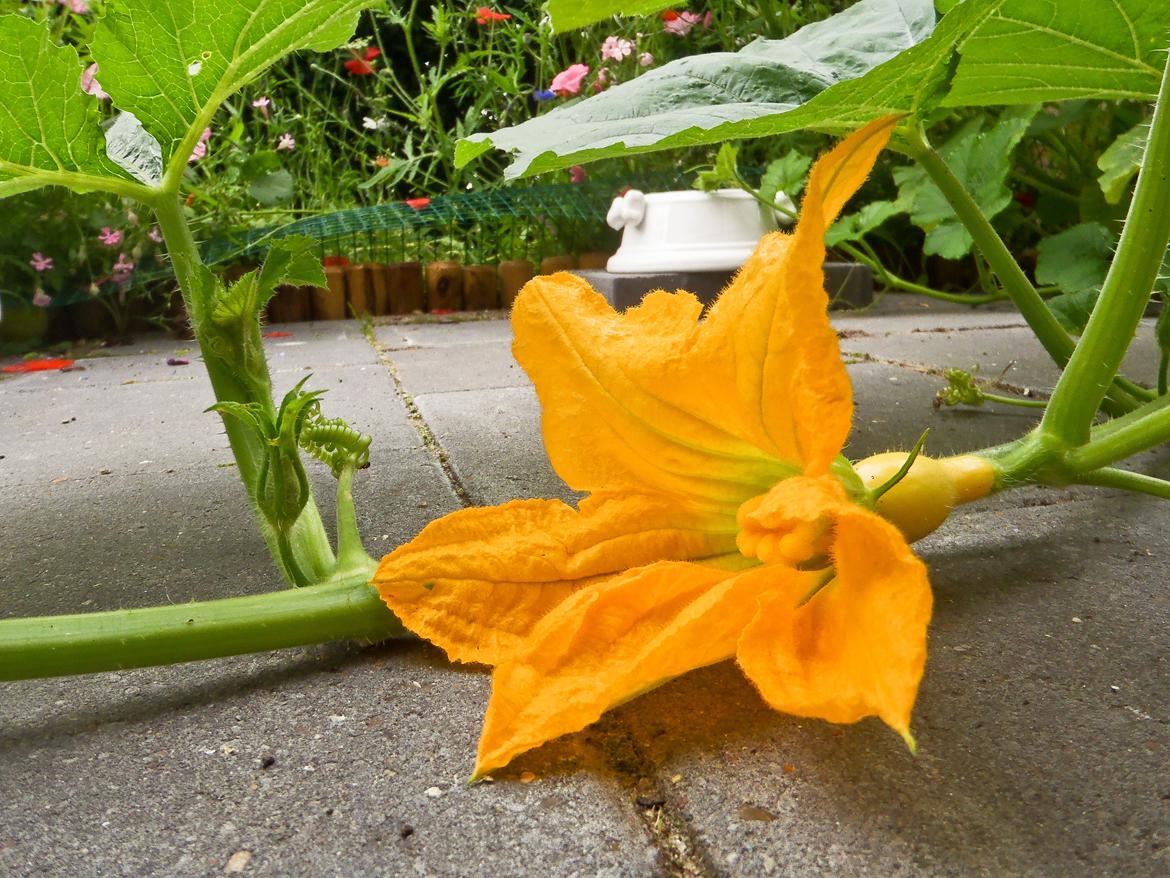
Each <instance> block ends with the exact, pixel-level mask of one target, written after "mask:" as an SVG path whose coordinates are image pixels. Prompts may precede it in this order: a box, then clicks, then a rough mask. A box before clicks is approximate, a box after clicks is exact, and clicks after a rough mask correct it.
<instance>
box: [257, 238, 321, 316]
mask: <svg viewBox="0 0 1170 878" xmlns="http://www.w3.org/2000/svg"><path fill="white" fill-rule="evenodd" d="M318 250H319V245H318V244H317V242H316V241H315V240H314V239H312V238H308V237H304V236H302V235H290V236H289V237H287V238H280V239H279V240H277V241H276V243H274V244H273V245H272V247H271V248H270V249H269V251H268V256H267V257H265V259H264V264H263V265H262V266H261V267H260V275H259V277H258V278H257V285H258V286H259V289H260V293H261V295H262V297H263V301H262V302H261V303H260V306H261V307H263V306H264V304H265V303H266V302H267V301H268V299H270V298H271V297H272V294H273V293H274V292H276V288H277V287H278V286H280V285H281V284H292V285H293V286H314V287H323V286H325V269H323V268H322V267H321V257H320V255H319V252H318Z"/></svg>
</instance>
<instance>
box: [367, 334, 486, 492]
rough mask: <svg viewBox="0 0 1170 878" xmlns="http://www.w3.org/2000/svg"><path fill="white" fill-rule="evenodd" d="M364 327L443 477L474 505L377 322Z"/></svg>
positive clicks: (379, 359) (452, 488) (413, 424)
mask: <svg viewBox="0 0 1170 878" xmlns="http://www.w3.org/2000/svg"><path fill="white" fill-rule="evenodd" d="M362 330H363V332H364V334H365V337H366V341H368V342H369V344H370V347H372V348H373V349H374V352H375V353H376V354H377V355H378V362H379V363H381V365H382V366H383V368H385V369H386V371H387V372H388V373H389V374H390V380H391V381H393V382H394V390H395V391H396V392H397V393H398V398H399V399H401V400H402V405H403V407H404V408H405V409H406V415H407V418H408V419H409V420H410V423H411V426H413V427H414V429H415V432H416V433H418V435H419V438H420V439H421V440H422V444H423V448H424V449H426V451H427V453H428V454H430V455H431V457H432V458H434V460H435V462H436V463H437V464H438V465H439V469H440V470H442V473H443V478H445V479H446V480H447V486H448V487H449V488H450V489H451V491H452V493H454V494H455V496H456V497H457V498H458V499H459V502H460V503H461V504H462V505H463V506H464V507H465V508H466V507H469V506H474V505H475V501H474V500H472V498H471V493H470V492H469V491H468V490H467V486H466V485H464V484H463V479H461V478H460V477H459V473H458V472H456V470H455V467H454V466H453V465H452V463H451V456H450V455H449V454H448V453H447V449H445V448H444V447H443V444H442V443H441V442H440V441H439V438H438V437H437V436H436V435H435V433H434V431H433V430H432V429H431V427H430V425H429V424H428V423H427V421H426V418H424V417H423V415H422V412H420V411H419V409H418V406H417V405H415V402H414V397H412V396H411V395H410V394H409V393H407V392H406V385H405V384H403V381H402V376H401V375H399V374H398V367H397V366H396V365H394V360H393V359H392V358H391V357H390V353H389V351H388V349H387V348H386V347H384V346H383V345H382V344H381V343H380V342H379V341H378V339H377V338H376V337H375V336H374V328H373V325H372V324H365V325H363V327H362Z"/></svg>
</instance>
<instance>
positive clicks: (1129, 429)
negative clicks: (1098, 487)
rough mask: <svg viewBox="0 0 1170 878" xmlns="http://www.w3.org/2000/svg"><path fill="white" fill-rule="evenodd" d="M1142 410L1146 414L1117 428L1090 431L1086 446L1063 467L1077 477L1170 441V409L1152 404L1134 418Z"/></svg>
mask: <svg viewBox="0 0 1170 878" xmlns="http://www.w3.org/2000/svg"><path fill="white" fill-rule="evenodd" d="M1143 411H1144V412H1147V413H1146V414H1144V415H1143V416H1141V417H1134V419H1133V420H1132V421H1127V422H1125V423H1124V424H1122V425H1120V426H1117V425H1114V424H1105V425H1102V426H1101V427H1100V428H1098V429H1096V430H1094V431H1092V433H1090V441H1089V442H1088V444H1086V445H1082V446H1080V447H1079V448H1074V449H1072V450H1071V451H1069V452H1068V454H1066V455H1065V458H1064V465H1065V467H1066V468H1067V469H1068V470H1069V472H1071V473H1074V474H1076V475H1077V476H1080V475H1083V474H1085V473H1088V472H1090V471H1092V470H1095V469H1099V468H1100V467H1103V466H1108V465H1109V464H1111V463H1116V462H1117V461H1119V460H1124V459H1125V458H1127V457H1130V456H1131V455H1134V454H1139V453H1141V452H1143V451H1146V450H1148V449H1150V448H1153V447H1154V446H1156V445H1161V444H1162V443H1163V442H1167V441H1170V406H1166V405H1163V406H1157V407H1155V406H1153V405H1151V406H1149V408H1148V410H1147V409H1143V410H1139V411H1137V412H1134V416H1137V415H1142V413H1143ZM1105 427H1112V429H1109V430H1106V429H1104V428H1105Z"/></svg>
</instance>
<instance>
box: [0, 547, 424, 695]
mask: <svg viewBox="0 0 1170 878" xmlns="http://www.w3.org/2000/svg"><path fill="white" fill-rule="evenodd" d="M372 572H373V570H372V568H367V569H364V570H359V571H354V572H352V573H350V574H348V575H346V576H339V577H336V578H334V579H331V580H328V581H326V582H323V583H320V584H318V585H311V586H308V587H306V588H292V589H286V590H284V591H279V592H273V593H271V594H260V595H248V596H246V597H236V598H226V599H223V600H215V601H202V602H199V603H187V604H172V605H170V606H164V607H144V608H141V609H134V610H113V611H110V612H104V613H80V614H75V615H67V616H37V617H32V618H25V619H4V620H3V621H0V680H26V679H32V678H35V677H56V676H63V675H66V674H89V673H95V672H98V671H116V670H124V669H126V668H143V667H148V666H151V665H169V664H175V663H177V662H189V661H196V660H200V659H210V658H219V657H222V656H229V655H241V654H243V653H249V652H259V651H262V650H268V649H283V648H285V647H290V646H303V645H305V644H310V643H325V642H327V641H332V640H358V641H367V642H376V641H379V640H385V639H387V638H389V637H396V636H400V635H402V634H404V633H405V632H404V630H403V628H402V625H401V623H399V621H398V620H397V619H396V618H395V617H394V614H393V613H391V612H390V611H389V610H388V609H387V608H386V605H385V604H384V603H382V600H381V598H379V597H378V593H377V591H375V590H374V589H373V588H372V587H371V586H370V585H369V584H368V582H369V579H370V576H371V575H372Z"/></svg>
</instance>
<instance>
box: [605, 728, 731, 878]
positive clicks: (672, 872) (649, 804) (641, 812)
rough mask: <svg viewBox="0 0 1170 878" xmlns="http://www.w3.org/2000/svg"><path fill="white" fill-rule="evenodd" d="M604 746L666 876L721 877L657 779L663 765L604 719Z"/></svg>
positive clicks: (631, 735) (631, 736)
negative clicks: (656, 851)
mask: <svg viewBox="0 0 1170 878" xmlns="http://www.w3.org/2000/svg"><path fill="white" fill-rule="evenodd" d="M600 731H601V732H602V734H603V736H604V737H603V738H602V740H601V742H600V749H601V751H602V752H603V754H604V758H605V760H606V763H607V765H608V766H609V769H610V771H612V772H613V774H614V776H615V777H616V778H617V780H618V781H619V782H620V783H621V784H622V785H624V786H626V787H627V788H628V789H629V791H630V798H631V799H632V804H633V805H634V807H635V809H636V810H637V814H638V817H639V819H640V820H641V821H642V824H643V825H644V826H645V827H646V832H647V833H648V834H649V836H650V839H651V841H652V842H653V844H654V847H655V848H656V849H657V850H658V853H659V855H660V856H659V863H660V866H661V872H660V873H659V874H661V875H663V876H665V878H720V876H721V875H722V873H721V872H720V871H719V870H718V869H717V868H715V866H714V864H713V862H712V860H711V857H710V856H709V855H708V853H707V850H706V848H705V847H704V846H703V845H702V843H701V842H700V841H699V838H698V832H696V831H695V830H694V829H693V828H692V827H691V826H690V825H689V824H688V823H687V820H686V818H685V817H684V816H683V814H682V812H681V811H680V809H679V808H678V807H677V806H676V805H675V804H674V803H673V802H672V801H671V795H670V793H669V791H668V790H667V789H666V787H665V786H664V785H663V784H662V783H661V781H659V780H658V779H657V778H658V777H659V775H660V773H661V772H660V769H659V766H658V765H657V764H656V763H655V762H654V760H653V759H651V758H650V757H649V756H648V755H647V754H646V752H645V750H644V749H643V748H642V747H641V745H640V744H639V743H638V739H637V737H636V736H635V735H634V733H633V732H632V731H631V730H630V729H628V728H626V726H625V725H624V724H623V723H621V722H620V721H619V722H607V721H603V729H601V730H600Z"/></svg>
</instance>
